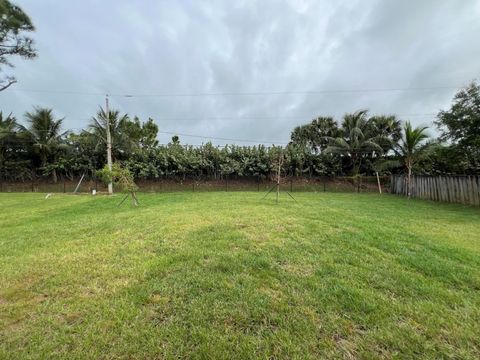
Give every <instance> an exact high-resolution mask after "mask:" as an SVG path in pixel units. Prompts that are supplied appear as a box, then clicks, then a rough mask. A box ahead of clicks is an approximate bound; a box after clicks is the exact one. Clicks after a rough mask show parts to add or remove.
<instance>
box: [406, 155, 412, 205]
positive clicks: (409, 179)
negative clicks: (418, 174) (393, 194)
mask: <svg viewBox="0 0 480 360" xmlns="http://www.w3.org/2000/svg"><path fill="white" fill-rule="evenodd" d="M407 170H408V174H407V196H408V198H409V199H410V196H411V195H412V164H411V162H410V161H408V162H407Z"/></svg>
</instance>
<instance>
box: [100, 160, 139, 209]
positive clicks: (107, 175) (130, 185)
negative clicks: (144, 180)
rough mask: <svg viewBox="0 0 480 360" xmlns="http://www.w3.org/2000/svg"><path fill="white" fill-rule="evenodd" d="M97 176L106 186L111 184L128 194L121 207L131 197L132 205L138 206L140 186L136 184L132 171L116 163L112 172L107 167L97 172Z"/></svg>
mask: <svg viewBox="0 0 480 360" xmlns="http://www.w3.org/2000/svg"><path fill="white" fill-rule="evenodd" d="M97 176H98V177H99V178H100V179H101V180H102V182H104V183H105V184H108V183H110V182H111V183H113V185H114V186H115V187H117V188H118V189H120V191H122V192H125V193H127V195H126V196H125V198H124V199H123V200H122V202H121V203H120V204H119V205H121V204H122V203H123V202H124V201H125V200H126V199H127V197H128V196H131V198H132V204H133V205H134V206H137V205H138V199H137V195H136V192H137V190H138V186H137V184H135V181H134V178H133V175H132V173H131V172H130V170H128V169H127V168H124V167H122V166H121V165H120V164H119V163H115V164H113V165H112V169H111V170H110V169H109V168H108V165H105V167H104V168H103V169H102V170H99V171H97Z"/></svg>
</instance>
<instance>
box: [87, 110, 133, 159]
mask: <svg viewBox="0 0 480 360" xmlns="http://www.w3.org/2000/svg"><path fill="white" fill-rule="evenodd" d="M128 120H129V117H128V114H124V115H122V116H120V112H119V111H118V110H109V112H108V115H107V113H106V112H105V110H104V109H103V108H100V110H98V112H97V115H96V116H94V117H92V119H91V121H90V124H89V128H90V130H91V132H92V133H93V135H94V136H95V137H96V138H97V139H98V140H99V141H100V143H99V145H102V146H106V144H107V123H108V124H109V127H110V134H111V139H112V156H113V157H115V156H116V155H117V156H118V154H120V153H122V152H123V153H124V152H128V151H129V150H131V147H132V144H131V141H130V139H129V138H128V136H127V134H126V133H125V131H124V127H125V126H124V125H125V123H126V122H127V121H128Z"/></svg>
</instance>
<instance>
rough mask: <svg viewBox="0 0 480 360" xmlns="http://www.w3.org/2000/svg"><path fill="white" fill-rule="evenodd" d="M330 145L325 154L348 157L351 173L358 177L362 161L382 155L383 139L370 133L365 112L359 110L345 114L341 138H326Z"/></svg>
mask: <svg viewBox="0 0 480 360" xmlns="http://www.w3.org/2000/svg"><path fill="white" fill-rule="evenodd" d="M328 140H329V142H330V145H329V146H328V147H327V148H326V150H325V151H326V152H327V153H337V154H341V155H344V156H348V157H349V158H350V159H351V162H352V173H353V175H354V176H356V175H358V173H359V171H360V166H361V164H362V160H363V158H364V157H365V156H367V155H371V154H372V153H378V154H382V153H383V149H382V146H381V145H380V144H381V143H382V141H385V140H386V139H385V137H384V136H382V135H381V134H377V133H374V132H372V131H371V127H370V126H369V122H368V121H367V111H366V110H360V111H357V112H355V113H353V114H346V115H345V116H344V118H343V122H342V128H341V136H339V137H336V138H332V137H330V138H328Z"/></svg>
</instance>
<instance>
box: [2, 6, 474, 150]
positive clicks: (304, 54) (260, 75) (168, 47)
mask: <svg viewBox="0 0 480 360" xmlns="http://www.w3.org/2000/svg"><path fill="white" fill-rule="evenodd" d="M17 3H18V4H19V5H20V6H22V7H23V8H24V10H25V11H26V12H27V13H29V14H30V16H31V17H32V20H33V21H34V23H35V25H36V27H37V33H36V34H35V38H36V40H37V44H38V49H39V58H38V59H37V60H35V61H23V60H18V61H15V64H16V69H15V74H16V76H17V78H18V80H19V83H18V84H17V85H16V87H15V88H12V89H11V90H7V91H4V92H2V93H0V109H1V110H3V111H4V112H13V113H14V114H15V115H17V117H19V118H22V114H23V113H24V112H25V111H28V110H30V109H31V106H33V105H41V106H48V107H52V108H54V109H55V111H56V113H57V114H58V115H59V116H65V117H66V120H65V127H67V128H79V127H84V126H86V124H87V122H88V119H89V117H90V116H92V115H93V114H94V113H95V112H96V110H97V109H98V106H100V105H102V104H103V97H102V96H101V95H95V94H103V93H107V92H108V93H112V94H138V95H148V94H199V93H229V94H231V93H258V92H270V91H273V92H289V91H290V92H305V91H317V90H329V89H331V90H337V89H347V90H348V89H383V88H407V87H420V88H424V87H438V86H457V85H462V84H466V83H467V82H468V81H470V80H472V79H474V78H478V76H479V70H480V68H479V65H478V58H479V57H480V47H479V46H478V45H477V42H478V40H477V39H476V37H477V34H478V33H480V23H479V22H478V21H477V20H476V19H478V16H479V15H480V5H479V3H478V2H477V1H475V0H464V1H456V0H445V1H442V2H439V1H434V0H424V1H413V0H412V1H395V0H381V1H380V0H376V1H375V0H372V1H366V0H365V1H361V0H357V1H350V0H349V1H347V0H344V1H336V2H326V1H314V0H312V1H307V0H305V1H301V0H289V1H276V0H271V1H267V0H265V1H235V2H227V1H221V0H218V1H209V2H206V1H205V2H203V1H202V2H200V1H187V0H185V1H178V2H171V1H166V0H165V1H156V2H152V1H146V0H145V1H140V0H138V1H126V0H125V1H119V0H117V1H112V0H105V1H101V2H100V1H93V0H90V1H64V2H59V1H54V0H50V1H41V2H39V1H34V0H18V1H17ZM21 89H30V90H55V91H60V92H61V91H74V92H79V93H93V95H88V94H76V95H74V94H60V93H43V92H24V91H20V90H21ZM454 92H455V90H453V89H436V90H428V91H427V90H422V91H409V92H404V91H383V92H380V91H378V92H373V91H371V92H350V93H344V92H337V93H324V94H296V93H294V94H270V95H266V94H262V95H255V96H254V95H241V96H238V95H237V96H234V95H224V96H219V95H218V96H192V97H188V96H176V97H155V96H140V97H134V98H124V97H114V96H112V99H111V103H112V105H113V106H114V107H116V108H119V109H120V110H121V111H124V112H128V113H129V114H132V115H134V114H135V115H138V116H140V117H141V118H143V119H146V118H148V117H153V118H154V119H155V120H156V121H157V123H158V125H159V126H160V129H161V130H163V131H177V132H179V133H189V134H203V135H211V136H217V137H227V138H241V139H259V140H262V139H263V140H275V141H283V142H286V141H288V138H289V134H290V131H291V129H292V128H293V127H294V126H296V125H298V124H301V123H305V122H308V121H309V120H310V119H311V118H313V117H315V116H317V115H321V114H325V115H327V114H330V115H335V116H337V117H340V116H341V114H343V113H345V112H349V111H354V110H357V109H360V108H368V109H370V110H371V112H373V113H397V114H400V115H401V116H400V117H401V118H403V119H406V118H408V116H405V114H431V113H435V112H437V111H438V110H439V109H441V108H445V107H447V106H448V105H449V103H450V101H451V98H452V96H453V94H454ZM410 119H411V120H412V121H413V122H414V123H416V124H427V125H428V124H430V123H431V121H432V120H433V116H432V115H415V116H414V115H412V116H411V117H410ZM169 137H170V135H166V134H163V135H161V136H160V138H161V141H162V142H167V141H168V139H169ZM182 140H183V142H188V143H193V144H196V143H200V142H202V139H195V138H187V137H184V138H182ZM204 141H206V140H204ZM216 143H218V144H222V143H225V141H216Z"/></svg>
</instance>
